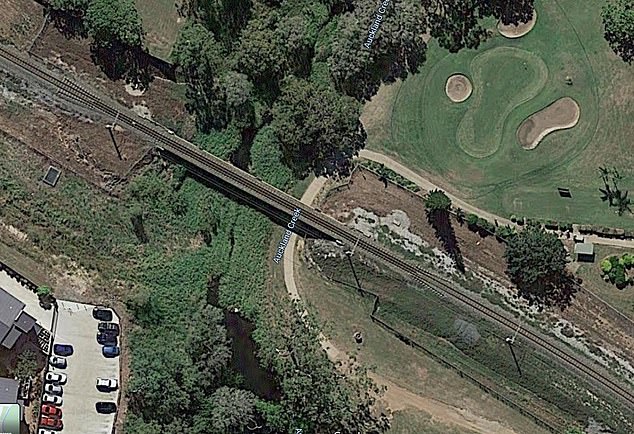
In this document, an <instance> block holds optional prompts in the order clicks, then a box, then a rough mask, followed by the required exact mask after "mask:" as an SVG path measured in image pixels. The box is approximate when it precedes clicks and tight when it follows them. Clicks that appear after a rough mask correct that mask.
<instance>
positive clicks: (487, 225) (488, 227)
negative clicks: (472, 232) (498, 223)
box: [478, 218, 495, 233]
mask: <svg viewBox="0 0 634 434" xmlns="http://www.w3.org/2000/svg"><path fill="white" fill-rule="evenodd" d="M478 226H479V227H480V228H481V229H484V230H485V231H487V232H490V233H495V225H494V224H493V223H491V222H490V221H488V220H487V219H485V218H479V219H478Z"/></svg>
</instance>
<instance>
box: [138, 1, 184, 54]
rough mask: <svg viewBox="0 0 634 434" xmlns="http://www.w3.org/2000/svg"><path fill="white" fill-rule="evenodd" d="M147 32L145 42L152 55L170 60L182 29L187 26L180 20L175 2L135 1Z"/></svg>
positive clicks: (182, 19)
mask: <svg viewBox="0 0 634 434" xmlns="http://www.w3.org/2000/svg"><path fill="white" fill-rule="evenodd" d="M135 3H136V7H137V10H138V11H139V15H141V20H142V21H143V29H144V30H145V33H146V34H145V42H146V45H147V47H148V49H149V50H150V53H151V54H153V55H155V56H157V57H159V58H161V59H165V60H169V55H170V53H171V52H172V47H173V45H174V42H176V37H177V36H178V32H179V30H180V28H181V27H182V26H183V24H185V20H184V18H179V16H178V11H177V10H176V6H175V3H176V2H175V1H174V0H135Z"/></svg>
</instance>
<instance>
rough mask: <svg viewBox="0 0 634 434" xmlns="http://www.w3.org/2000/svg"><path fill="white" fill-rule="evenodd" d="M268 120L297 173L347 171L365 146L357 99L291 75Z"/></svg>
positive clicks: (346, 172)
mask: <svg viewBox="0 0 634 434" xmlns="http://www.w3.org/2000/svg"><path fill="white" fill-rule="evenodd" d="M272 113H273V121H272V123H271V126H272V128H273V130H274V131H275V135H276V137H277V140H278V141H279V143H280V146H281V149H282V153H283V154H284V160H285V163H286V164H287V165H288V166H289V167H290V168H291V170H293V172H294V174H295V175H296V176H297V177H298V178H303V177H305V176H306V175H308V173H309V172H310V171H313V172H314V173H315V175H317V176H320V175H327V176H329V175H347V174H348V173H349V172H350V168H351V166H352V164H351V163H352V157H353V156H355V155H356V154H357V153H358V152H359V150H360V149H362V148H363V147H364V146H365V139H366V133H365V130H364V129H363V125H362V124H361V122H360V121H359V114H360V111H359V104H358V103H357V102H356V101H355V100H354V99H352V98H350V97H345V96H341V95H339V94H337V93H336V92H335V91H334V90H332V89H330V88H328V87H320V86H318V85H316V84H314V83H312V82H310V81H306V80H302V79H297V78H295V77H291V78H290V79H289V80H287V81H286V83H285V85H284V87H283V89H282V94H281V95H280V97H279V98H278V99H277V101H276V102H275V104H274V106H273V110H272Z"/></svg>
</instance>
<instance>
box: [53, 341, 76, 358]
mask: <svg viewBox="0 0 634 434" xmlns="http://www.w3.org/2000/svg"><path fill="white" fill-rule="evenodd" d="M53 352H54V353H55V355H57V356H64V357H68V356H71V355H72V354H73V346H72V345H69V344H55V345H53Z"/></svg>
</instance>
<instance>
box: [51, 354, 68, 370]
mask: <svg viewBox="0 0 634 434" xmlns="http://www.w3.org/2000/svg"><path fill="white" fill-rule="evenodd" d="M49 363H50V364H51V366H54V367H56V368H58V369H64V368H66V357H59V356H51V358H50V359H49Z"/></svg>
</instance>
